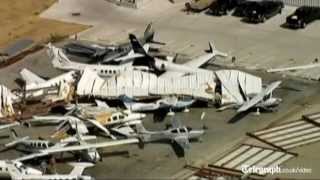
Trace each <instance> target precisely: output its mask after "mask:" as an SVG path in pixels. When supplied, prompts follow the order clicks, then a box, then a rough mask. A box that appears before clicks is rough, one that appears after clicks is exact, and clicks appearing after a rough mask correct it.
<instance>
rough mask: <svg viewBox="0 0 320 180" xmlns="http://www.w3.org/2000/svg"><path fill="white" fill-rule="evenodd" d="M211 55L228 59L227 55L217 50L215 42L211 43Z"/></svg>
mask: <svg viewBox="0 0 320 180" xmlns="http://www.w3.org/2000/svg"><path fill="white" fill-rule="evenodd" d="M209 53H212V54H214V56H222V57H228V54H227V53H224V52H221V51H219V50H217V48H216V46H215V45H214V43H213V42H209Z"/></svg>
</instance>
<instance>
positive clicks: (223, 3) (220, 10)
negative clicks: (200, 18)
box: [207, 0, 244, 16]
mask: <svg viewBox="0 0 320 180" xmlns="http://www.w3.org/2000/svg"><path fill="white" fill-rule="evenodd" d="M243 1H244V0H217V1H216V2H215V3H213V4H212V5H211V6H210V7H209V10H208V12H207V14H210V15H215V16H222V15H227V14H228V12H230V11H231V10H233V9H234V8H235V7H237V6H239V5H240V3H241V2H243Z"/></svg>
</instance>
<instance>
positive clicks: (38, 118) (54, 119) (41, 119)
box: [27, 116, 67, 124]
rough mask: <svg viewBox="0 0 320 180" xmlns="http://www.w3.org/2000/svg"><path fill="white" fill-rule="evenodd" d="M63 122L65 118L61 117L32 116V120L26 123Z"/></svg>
mask: <svg viewBox="0 0 320 180" xmlns="http://www.w3.org/2000/svg"><path fill="white" fill-rule="evenodd" d="M65 120H67V118H66V117H63V116H32V119H30V120H28V121H27V123H43V124H45V123H48V124H59V123H61V122H62V121H65Z"/></svg>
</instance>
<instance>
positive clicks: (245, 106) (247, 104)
mask: <svg viewBox="0 0 320 180" xmlns="http://www.w3.org/2000/svg"><path fill="white" fill-rule="evenodd" d="M280 84H281V81H276V82H273V83H271V84H270V85H269V86H268V87H267V88H266V89H264V90H263V91H262V92H261V93H260V94H257V95H256V96H254V97H253V98H252V99H250V100H249V101H247V102H245V103H244V104H243V105H242V106H241V107H240V108H239V109H238V110H237V112H238V113H239V112H244V111H247V110H248V109H250V108H251V107H253V106H255V105H256V104H258V103H259V102H260V101H261V100H262V99H263V98H264V97H265V96H266V95H268V94H270V93H272V91H273V90H275V89H276V88H277V87H278V86H279V85H280Z"/></svg>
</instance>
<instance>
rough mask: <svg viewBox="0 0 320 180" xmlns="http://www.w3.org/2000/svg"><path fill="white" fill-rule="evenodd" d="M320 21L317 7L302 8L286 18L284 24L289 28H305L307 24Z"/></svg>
mask: <svg viewBox="0 0 320 180" xmlns="http://www.w3.org/2000/svg"><path fill="white" fill-rule="evenodd" d="M317 19H320V8H319V7H308V6H302V7H299V8H298V9H296V11H295V12H294V13H293V14H291V15H290V16H288V17H287V20H286V23H287V25H288V26H289V27H291V28H305V27H306V25H307V24H309V23H311V22H313V21H315V20H317Z"/></svg>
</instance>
